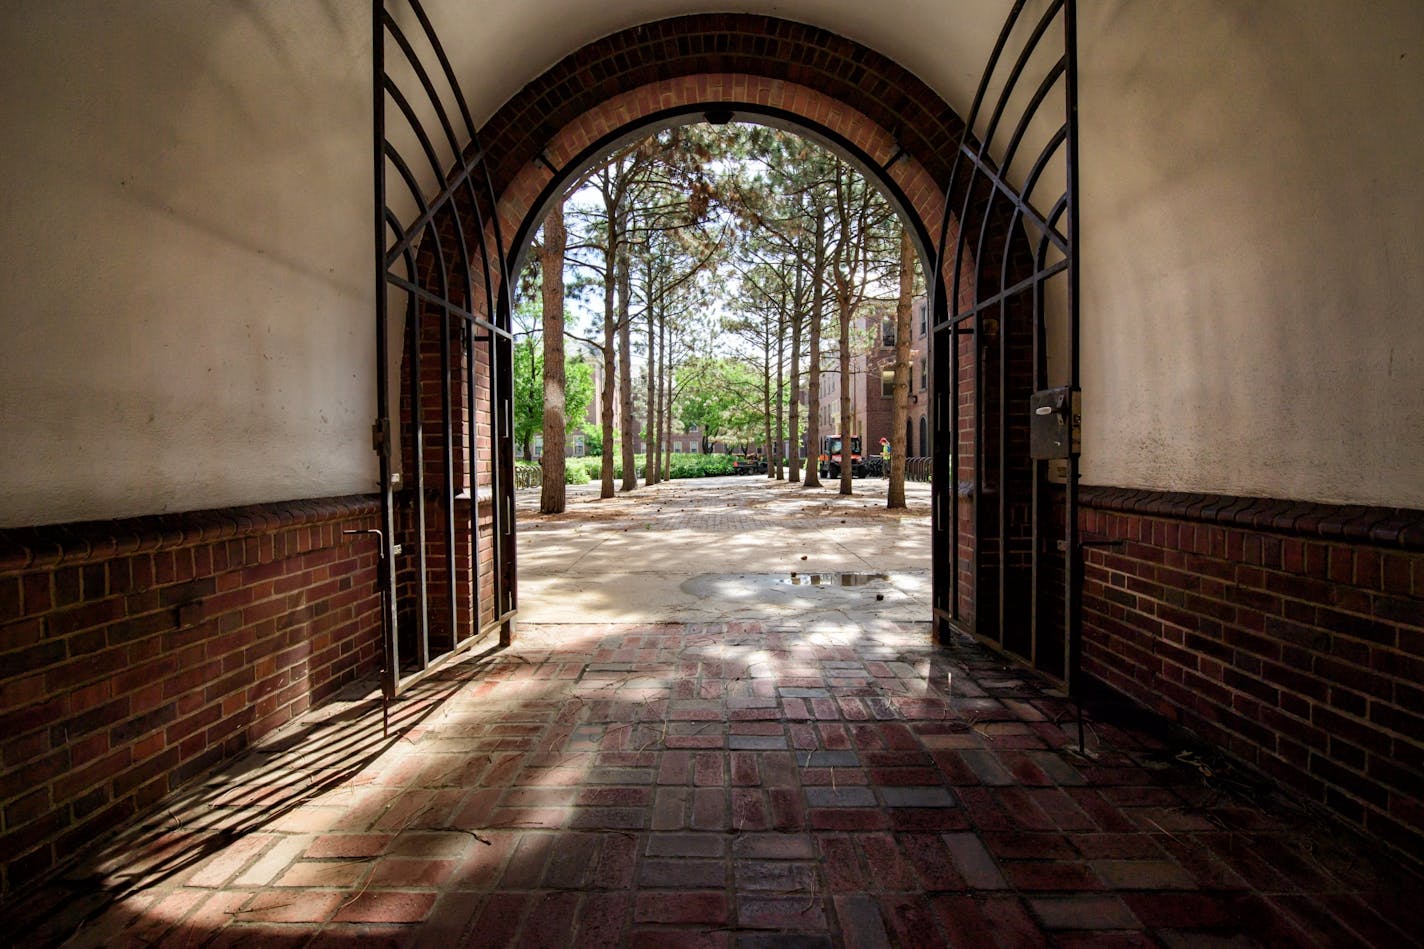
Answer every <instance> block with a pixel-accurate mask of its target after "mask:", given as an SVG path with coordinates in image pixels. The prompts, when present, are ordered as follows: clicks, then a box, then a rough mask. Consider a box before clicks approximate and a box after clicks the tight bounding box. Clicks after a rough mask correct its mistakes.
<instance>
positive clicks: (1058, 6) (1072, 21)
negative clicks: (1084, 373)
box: [932, 0, 1081, 692]
mask: <svg viewBox="0 0 1424 949" xmlns="http://www.w3.org/2000/svg"><path fill="white" fill-rule="evenodd" d="M1025 6H1026V0H1016V2H1015V4H1014V6H1013V8H1012V9H1011V10H1010V12H1009V14H1008V16H1007V18H1006V19H1005V22H1004V26H1003V28H1002V30H1001V31H1000V34H999V37H998V39H997V40H996V42H995V44H994V48H993V50H992V52H991V53H990V56H989V59H988V62H987V64H986V66H985V69H984V72H983V75H982V76H981V79H980V82H979V86H978V89H977V91H976V93H975V97H974V102H973V105H972V106H971V109H970V113H969V115H968V117H967V121H966V124H965V129H964V133H963V136H962V139H961V142H960V145H959V148H958V150H957V152H956V155H955V160H954V164H953V167H952V170H951V173H950V177H949V180H948V182H947V185H946V192H945V204H944V209H945V215H944V220H943V221H942V222H941V230H940V242H939V246H938V253H937V259H936V262H935V266H936V271H937V272H938V273H940V274H942V273H943V268H944V263H945V261H946V260H952V262H953V263H952V273H951V276H950V279H949V280H948V281H946V283H948V284H949V287H950V290H949V294H948V299H947V300H946V301H944V303H943V304H939V303H938V302H936V303H935V305H934V313H935V320H936V324H935V327H934V334H933V345H934V348H935V366H936V373H937V377H938V378H939V379H940V380H941V383H942V384H941V387H940V391H941V392H944V391H945V389H948V397H947V398H937V399H936V401H935V413H934V414H935V419H934V422H935V441H936V444H937V451H936V452H935V456H936V464H935V480H936V482H937V484H938V485H939V486H940V487H938V488H937V491H936V504H935V506H934V509H933V513H934V530H935V546H936V551H937V553H938V558H937V559H949V560H950V561H951V566H950V568H949V569H948V570H936V572H935V574H934V578H935V579H934V582H935V597H934V600H935V617H936V626H937V628H938V625H939V624H940V623H941V622H945V623H950V624H956V625H957V624H960V623H961V620H962V617H961V605H960V604H961V592H960V586H959V584H960V576H959V575H960V572H961V569H962V568H963V567H964V566H965V564H963V563H961V557H962V556H963V554H962V551H961V549H960V531H961V524H960V513H959V504H958V500H957V495H958V494H959V491H958V485H957V484H956V485H951V484H950V483H949V479H950V478H953V479H955V480H956V481H957V480H958V479H959V477H960V469H961V465H960V454H961V451H960V447H961V446H960V436H961V426H960V411H961V407H960V400H961V398H962V387H961V384H960V372H961V365H960V363H961V359H960V352H959V345H960V344H959V340H960V334H961V333H963V332H965V331H968V332H972V333H973V339H974V343H973V346H972V348H971V351H972V353H973V359H974V366H973V385H974V388H973V392H972V393H971V398H972V401H973V406H972V411H973V416H972V418H973V419H974V430H973V450H974V459H973V466H972V469H973V475H972V481H971V483H970V484H969V485H968V489H969V491H970V492H971V494H970V497H971V498H972V510H973V512H974V514H973V517H974V531H973V532H972V533H973V541H974V549H973V551H972V552H971V553H970V554H969V557H971V558H972V559H971V560H970V562H969V564H968V570H967V575H968V577H969V578H971V582H972V583H973V595H974V604H975V608H974V617H973V623H972V626H971V627H970V628H968V631H970V632H973V633H975V634H976V635H977V636H979V637H980V638H981V639H987V640H989V641H991V642H993V643H994V644H996V645H997V646H999V647H1000V648H1006V643H1007V638H1008V636H1009V635H1010V631H1009V630H1008V628H1007V626H1008V625H1009V624H1010V622H1011V621H1012V617H1011V615H1010V613H1009V611H1008V605H1009V597H1008V592H1009V589H1008V585H1009V579H1010V573H1011V568H1012V569H1021V565H1020V566H1019V567H1017V568H1015V567H1014V565H1013V564H1012V562H1011V558H1010V554H1011V552H1012V551H1011V544H1010V537H1011V533H1012V531H1013V524H1014V518H1013V511H1014V509H1015V506H1016V505H1022V504H1023V503H1024V502H1025V501H1026V503H1027V510H1028V512H1029V515H1028V516H1029V521H1030V523H1029V530H1028V534H1029V543H1030V548H1031V549H1030V556H1029V563H1028V570H1029V588H1030V589H1031V591H1032V596H1031V597H1030V602H1031V607H1030V611H1029V638H1028V643H1027V649H1026V650H1024V651H1025V652H1026V653H1027V655H1020V658H1023V659H1027V660H1028V661H1032V662H1037V661H1038V659H1039V656H1040V648H1039V647H1040V641H1041V640H1042V639H1043V636H1044V635H1045V633H1044V630H1043V629H1042V627H1041V624H1040V623H1039V616H1038V611H1039V606H1040V603H1039V600H1040V599H1041V598H1042V596H1043V595H1044V591H1043V589H1042V588H1041V586H1040V577H1041V571H1042V564H1041V562H1040V561H1041V546H1042V543H1043V535H1044V530H1043V524H1042V523H1041V522H1042V521H1043V519H1044V518H1045V517H1046V516H1047V513H1046V512H1045V510H1044V508H1045V502H1044V498H1043V496H1042V491H1041V484H1040V482H1041V481H1042V479H1043V462H1041V461H1039V460H1032V459H1030V458H1028V457H1027V452H1028V448H1027V446H1016V445H1011V443H1010V435H1011V429H1010V424H1009V420H1010V413H1011V411H1017V403H1018V402H1020V401H1022V396H1024V395H1026V394H1027V393H1023V392H1017V391H1011V387H1012V386H1013V385H1015V378H1016V377H1017V378H1018V379H1024V378H1028V379H1031V380H1032V382H1031V384H1032V386H1033V389H1034V390H1035V391H1037V390H1040V389H1042V388H1043V387H1044V386H1045V385H1046V384H1047V364H1046V358H1047V345H1046V341H1045V340H1046V333H1047V320H1046V313H1045V309H1046V303H1045V288H1046V285H1047V283H1048V281H1049V280H1051V279H1053V278H1054V277H1057V276H1059V275H1066V279H1067V282H1068V288H1067V293H1066V300H1065V306H1066V310H1067V312H1066V314H1065V316H1066V319H1067V320H1068V327H1067V330H1068V350H1069V352H1068V362H1069V371H1068V376H1069V378H1068V388H1069V391H1070V393H1076V392H1077V391H1078V388H1079V383H1080V378H1079V359H1078V344H1079V338H1078V315H1079V314H1078V310H1079V293H1078V273H1079V268H1078V239H1077V238H1078V228H1079V223H1080V222H1079V220H1078V215H1077V201H1078V174H1077V162H1078V154H1077V19H1076V5H1075V2H1074V0H1052V2H1050V3H1049V4H1048V5H1047V6H1046V8H1045V9H1044V10H1043V12H1042V13H1041V14H1040V15H1039V16H1038V17H1037V18H1036V20H1035V22H1034V23H1033V24H1032V25H1031V26H1028V27H1027V28H1026V29H1027V33H1026V35H1025V36H1024V38H1023V40H1022V41H1021V42H1019V43H1017V44H1016V46H1017V49H1018V53H1017V56H1016V57H1015V59H1014V61H1013V63H1012V65H1011V66H1010V67H1009V69H1008V72H1007V73H1006V75H1005V76H1004V77H1003V80H1002V85H1001V88H1000V89H999V91H998V94H997V97H996V101H995V103H994V105H993V110H992V112H991V113H990V116H989V120H988V122H987V124H986V125H985V129H984V132H983V135H982V138H981V137H976V135H975V131H974V130H975V127H976V123H977V122H978V120H979V117H980V110H981V109H982V108H984V107H985V104H986V95H987V93H988V89H989V86H990V84H991V83H992V82H993V81H994V78H995V76H996V75H997V73H998V70H999V67H1000V63H1001V60H1003V57H1004V52H1005V49H1006V48H1007V47H1008V46H1009V41H1010V39H1011V38H1012V37H1013V36H1014V35H1015V33H1016V31H1019V30H1020V29H1023V28H1024V27H1023V25H1022V24H1021V23H1020V20H1021V17H1022V14H1023V12H1024V8H1025ZM1060 20H1061V24H1060V25H1061V29H1060V30H1056V31H1055V30H1053V29H1052V27H1053V26H1054V24H1055V23H1056V22H1059V21H1060ZM1055 33H1056V34H1057V35H1058V36H1060V37H1061V40H1062V49H1061V52H1060V55H1058V56H1057V57H1054V58H1053V60H1052V61H1051V62H1050V63H1049V64H1047V65H1046V66H1045V67H1044V68H1043V69H1042V72H1041V75H1040V76H1039V81H1038V84H1037V86H1036V88H1035V89H1034V90H1033V92H1032V93H1031V94H1030V95H1029V97H1028V100H1027V102H1026V103H1025V104H1023V106H1022V108H1021V111H1020V114H1019V116H1018V117H1017V121H1016V122H1014V123H1013V130H1012V132H1011V134H1010V136H1009V138H1008V140H1007V143H1006V144H1005V145H1003V146H999V145H996V143H995V139H996V136H997V134H998V132H999V130H1000V128H1001V126H1002V125H1003V124H1004V119H1005V118H1006V114H1007V112H1008V109H1009V106H1010V99H1011V97H1012V96H1013V94H1014V92H1015V90H1016V88H1017V86H1018V84H1019V81H1020V79H1021V78H1022V77H1023V75H1024V74H1025V72H1026V71H1027V70H1028V68H1029V66H1030V63H1031V61H1032V60H1033V59H1034V56H1035V54H1036V53H1038V52H1040V50H1041V49H1046V48H1047V46H1046V43H1047V41H1048V40H1049V39H1050V37H1052V36H1053V35H1054V34H1055ZM1055 89H1061V90H1062V96H1063V113H1062V122H1061V124H1058V125H1056V126H1055V127H1054V128H1053V130H1052V132H1051V134H1050V135H1049V138H1048V141H1047V144H1046V145H1045V146H1044V147H1043V148H1042V150H1041V151H1040V152H1039V154H1038V155H1037V156H1036V157H1035V161H1034V162H1033V164H1032V167H1031V169H1030V170H1029V172H1028V175H1027V177H1026V179H1025V180H1024V183H1023V185H1022V186H1021V187H1018V188H1016V187H1015V186H1014V185H1013V184H1012V183H1011V182H1010V181H1009V180H1008V174H1009V171H1010V168H1011V166H1012V165H1013V164H1014V161H1015V159H1016V158H1017V153H1018V150H1019V147H1020V145H1021V144H1022V142H1023V140H1024V138H1025V136H1026V135H1027V133H1028V131H1029V129H1030V127H1031V125H1033V124H1034V123H1035V122H1041V121H1042V120H1041V118H1040V116H1041V115H1043V114H1045V113H1044V109H1043V107H1044V105H1045V103H1047V102H1048V101H1049V100H1050V99H1051V98H1053V97H1052V96H1051V93H1052V92H1053V90H1055ZM1060 156H1061V158H1062V160H1063V163H1064V165H1065V176H1064V177H1065V181H1064V187H1063V190H1062V193H1061V195H1060V196H1058V198H1057V200H1056V201H1055V202H1054V204H1053V207H1052V209H1051V210H1050V211H1049V213H1047V214H1044V213H1042V212H1041V211H1040V210H1039V209H1038V207H1036V206H1035V203H1036V202H1035V199H1034V192H1035V189H1036V188H1037V187H1038V185H1039V184H1040V182H1041V181H1042V178H1043V175H1044V172H1045V170H1046V169H1047V167H1048V166H1049V164H1050V162H1051V161H1053V160H1054V159H1055V158H1057V157H1060ZM956 210H957V212H958V213H957V216H956V217H955V221H956V223H957V234H956V238H955V247H954V254H953V257H952V258H951V257H950V256H949V248H948V246H947V244H948V234H949V225H950V217H951V214H952V212H954V211H956ZM1065 214H1066V215H1067V222H1066V224H1067V228H1066V233H1064V232H1063V231H1062V230H1060V227H1059V225H1060V223H1061V222H1062V220H1063V217H1064V215H1065ZM1005 219H1007V222H1008V224H1007V229H1006V230H1005V233H1004V241H1003V246H1002V247H1001V248H998V252H999V253H1001V255H1002V258H1001V262H1000V267H999V268H998V269H999V274H998V287H997V289H994V288H992V287H991V286H990V285H989V284H990V282H991V280H992V278H990V277H989V274H988V271H987V270H986V269H985V263H986V256H985V255H986V254H987V253H988V252H989V251H990V249H991V248H990V240H991V235H992V234H993V233H995V228H996V226H998V225H1000V224H1001V223H1002V222H1003V221H1004V220H1005ZM976 224H977V230H978V235H977V239H975V240H973V241H972V243H971V238H970V230H971V228H973V227H975V225H976ZM1025 226H1032V227H1033V228H1035V229H1036V230H1037V231H1038V235H1037V241H1036V244H1037V246H1036V247H1033V248H1031V249H1030V248H1027V246H1026V244H1025V243H1024V242H1025V241H1027V240H1028V235H1027V234H1026V233H1025V231H1024V228H1025ZM1050 245H1052V247H1053V248H1054V249H1056V250H1057V251H1059V252H1060V253H1061V254H1062V259H1061V260H1054V261H1052V262H1050V261H1049V258H1048V253H1049V247H1050ZM1017 247H1024V249H1025V252H1024V253H1020V254H1018V255H1017V256H1016V255H1015V249H1016V248H1017ZM971 248H972V256H971ZM1019 262H1022V266H1020V267H1019V269H1018V270H1017V271H1016V270H1015V269H1014V268H1015V266H1016V265H1017V264H1018V263H1019ZM1025 267H1028V268H1031V272H1029V273H1027V274H1025V273H1024V272H1023V270H1024V268H1025ZM969 268H972V269H971V270H970V272H971V273H972V275H973V277H972V279H973V280H974V284H973V297H974V299H973V300H971V301H969V302H968V303H967V304H961V302H960V291H961V286H962V281H963V278H964V273H965V270H966V269H969ZM1011 281H1012V282H1011ZM932 286H933V285H932ZM932 292H933V290H932ZM1024 293H1028V294H1030V297H1029V300H1030V301H1031V305H1030V310H1031V323H1029V324H1028V326H1029V333H1028V335H1029V338H1030V339H1031V355H1030V356H1029V358H1030V359H1031V360H1032V363H1033V365H1032V366H1031V367H1029V368H1030V370H1031V372H1028V373H1024V372H1021V371H1020V372H1016V373H1011V372H1010V369H1011V365H1010V360H1012V359H1015V358H1022V354H1021V353H1019V354H1016V353H1015V351H1014V349H1013V348H1012V347H1011V346H1010V339H1009V331H1010V321H1011V320H1018V319H1019V317H1017V316H1016V314H1015V311H1014V310H1011V308H1010V305H1011V303H1012V302H1013V301H1014V299H1015V298H1017V297H1019V295H1020V294H1024ZM990 313H993V314H994V315H995V316H997V318H998V328H997V337H998V339H997V346H996V347H995V348H994V349H993V350H990V349H988V348H987V347H988V345H989V343H988V341H987V339H986V337H987V336H988V335H989V334H988V333H987V332H986V330H987V329H989V328H990V327H986V325H985V323H984V321H985V319H986V317H987V316H988V315H989V314H990ZM1021 326H1022V323H1021V322H1020V323H1015V325H1014V329H1015V330H1016V331H1018V330H1020V327H1021ZM990 353H993V355H994V356H996V357H997V359H998V363H999V364H998V367H997V368H998V371H997V373H996V374H995V380H994V381H995V382H996V384H997V390H998V391H997V392H996V393H995V394H994V396H993V397H992V398H990V396H989V393H987V392H986V390H985V385H986V382H987V381H988V380H987V378H986V373H985V368H986V367H985V360H986V359H987V358H990ZM945 375H948V377H949V378H948V380H947V383H948V384H947V386H946V385H944V384H943V383H944V382H945V381H946V380H945ZM1021 384H1022V383H1020V385H1021ZM1070 404H1071V398H1070ZM991 407H992V408H993V409H994V410H995V411H996V413H997V418H995V419H992V420H991V419H990V414H989V413H990V408H991ZM966 408H968V407H967V406H966ZM1069 411H1070V414H1071V412H1072V409H1071V408H1070V410H1069ZM991 421H992V424H993V425H994V431H993V435H994V436H995V437H996V439H997V442H996V444H995V445H994V451H993V455H994V456H995V457H994V459H993V461H994V462H996V465H995V478H994V484H993V485H992V487H993V488H994V490H996V491H997V497H996V499H995V500H996V504H995V506H994V508H995V509H994V511H993V513H994V515H995V517H994V518H993V519H992V520H991V518H990V517H989V516H988V511H987V510H986V508H985V507H984V501H985V497H986V477H987V470H988V464H989V461H990V459H989V458H987V457H986V456H985V449H986V443H987V441H988V436H989V434H990V431H989V425H990V424H991ZM1077 449H1078V446H1077V445H1076V444H1072V445H1070V448H1069V457H1068V459H1067V466H1068V476H1067V483H1066V485H1065V487H1064V507H1063V512H1064V517H1065V522H1064V524H1063V525H1062V531H1063V535H1064V539H1065V540H1064V550H1063V557H1064V561H1063V565H1064V569H1063V583H1064V589H1063V603H1064V612H1065V615H1064V636H1063V638H1064V642H1063V643H1062V646H1061V648H1062V654H1061V655H1062V659H1061V663H1060V664H1056V665H1057V670H1058V673H1059V675H1060V676H1061V678H1062V679H1063V680H1064V682H1065V684H1067V685H1068V687H1069V690H1070V692H1072V691H1075V689H1076V683H1077V678H1078V676H1077V672H1078V661H1079V651H1080V643H1079V639H1080V616H1079V609H1080V594H1081V591H1080V590H1078V588H1077V587H1078V583H1079V579H1078V576H1079V569H1078V565H1077V563H1076V558H1077V557H1078V556H1079V551H1078V537H1077V535H1078V531H1077V523H1076V519H1077V471H1078V456H1077ZM1023 462H1026V463H1027V464H1028V468H1027V471H1028V472H1030V474H1031V477H1030V478H1029V490H1028V491H1027V492H1026V493H1027V494H1028V497H1027V498H1025V499H1020V498H1017V497H1016V493H1017V492H1019V491H1020V490H1021V488H1020V483H1019V482H1020V479H1021V478H1022V477H1023V476H1022V475H1014V476H1013V477H1011V476H1010V472H1011V471H1012V470H1014V469H1012V468H1011V467H1010V466H1011V465H1017V464H1019V463H1023ZM946 504H948V505H949V508H950V509H949V511H945V510H944V505H946ZM946 522H947V529H946ZM1019 542H1020V543H1021V540H1020V541H1019ZM991 545H997V546H996V548H995V549H994V550H993V551H992V555H991V556H987V557H986V555H985V551H986V550H987V549H988V548H989V547H990V546H991ZM988 563H994V564H995V566H996V567H997V569H996V570H995V571H994V572H995V574H996V576H995V578H994V584H993V588H992V589H990V588H989V587H987V586H986V580H985V579H984V571H983V570H981V566H986V565H987V564H988ZM990 593H992V594H993V595H994V596H995V605H994V608H993V609H992V610H989V611H986V610H985V606H986V605H987V604H986V602H985V601H986V598H987V595H989V594H990ZM991 619H992V620H993V621H994V623H993V626H992V628H991V626H990V620H991Z"/></svg>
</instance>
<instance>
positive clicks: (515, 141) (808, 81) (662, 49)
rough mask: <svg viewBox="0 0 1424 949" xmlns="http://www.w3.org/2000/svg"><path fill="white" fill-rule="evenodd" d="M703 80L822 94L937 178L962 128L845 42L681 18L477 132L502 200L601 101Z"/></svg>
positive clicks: (756, 19) (566, 76) (766, 21)
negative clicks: (725, 77)
mask: <svg viewBox="0 0 1424 949" xmlns="http://www.w3.org/2000/svg"><path fill="white" fill-rule="evenodd" d="M704 73H707V74H727V73H737V74H744V75H751V76H759V77H765V78H768V79H772V80H780V81H785V82H789V83H796V84H799V85H804V86H808V87H810V88H813V89H815V90H817V91H819V92H822V93H824V94H825V95H827V96H829V97H831V98H833V99H836V100H838V101H840V102H843V103H845V104H846V105H847V106H850V107H851V108H853V109H856V110H858V111H860V112H862V113H864V114H865V115H866V116H867V117H869V118H870V119H872V120H874V121H875V122H876V123H878V124H879V125H880V126H882V127H883V128H884V129H886V130H887V131H889V132H890V133H891V134H892V135H894V136H895V138H896V139H897V141H898V142H899V143H900V144H901V145H902V146H903V147H904V149H905V151H906V152H907V153H908V154H909V155H911V156H912V157H914V158H915V159H917V160H918V161H919V162H920V163H921V164H922V165H923V166H924V167H925V169H926V170H928V171H929V172H930V173H931V175H933V176H934V178H935V179H936V180H939V181H942V180H943V179H944V178H945V177H946V176H947V174H948V169H949V163H950V161H951V160H952V157H953V152H954V148H955V146H956V144H957V143H958V140H959V135H960V131H961V129H962V128H963V123H962V121H961V120H960V118H959V116H957V115H955V114H954V112H953V111H952V110H951V109H950V108H949V107H948V106H947V105H945V104H944V103H943V102H942V101H941V100H940V98H939V96H937V95H936V94H935V93H934V91H933V90H931V89H930V88H929V87H928V86H926V85H925V84H924V83H923V82H921V81H920V80H919V79H917V78H916V77H915V76H914V75H912V74H911V73H910V72H908V71H907V70H905V69H904V68H903V67H901V66H899V65H898V64H896V63H895V62H893V61H891V60H890V59H888V58H886V57H885V56H883V55H881V54H880V53H877V52H875V51H874V50H871V49H868V48H866V47H864V46H861V45H860V44H858V43H855V42H853V41H851V40H849V39H846V38H845V37H842V36H838V35H836V34H834V33H830V32H828V31H826V30H823V29H819V28H817V27H813V26H808V25H806V24H804V23H795V22H792V21H789V20H781V19H777V18H774V17H769V16H762V15H753V14H736V13H716V14H698V15H692V16H683V17H675V18H672V19H666V20H660V21H657V22H652V23H647V24H643V25H640V26H635V27H632V28H629V29H625V30H621V31H619V32H617V33H614V34H612V35H609V36H605V37H603V38H602V39H599V40H596V41H594V42H593V43H590V44H589V45H587V46H585V47H583V48H582V49H580V50H578V51H576V52H574V53H572V54H570V55H568V56H566V57H565V58H564V59H562V60H561V61H559V62H558V63H556V64H555V65H554V66H552V67H551V68H550V69H548V70H546V71H545V72H544V73H543V74H541V75H540V76H539V77H538V78H536V79H535V80H534V81H532V82H530V83H529V84H528V85H526V86H525V87H524V88H523V89H521V90H520V91H519V92H518V93H517V94H515V95H514V96H513V97H512V98H511V99H510V100H509V101H508V102H506V103H505V104H504V105H503V106H502V107H501V108H500V109H499V110H498V111H497V112H496V113H495V114H494V115H493V116H492V117H491V118H490V120H489V121H488V122H487V123H486V124H485V126H484V128H483V129H482V131H481V133H480V144H481V146H482V147H483V148H484V149H485V150H486V152H487V154H488V155H489V157H490V159H491V168H490V170H491V177H492V182H493V184H494V188H495V191H496V193H501V192H503V190H504V189H505V188H506V187H508V185H509V184H510V182H512V181H513V180H514V178H515V176H516V175H517V174H518V173H519V171H520V169H521V168H522V167H524V166H525V165H527V164H528V163H530V162H532V161H534V160H535V159H536V158H537V157H538V155H539V153H540V151H541V150H542V149H543V148H544V146H545V145H546V144H547V143H548V141H549V140H550V139H551V138H552V137H553V136H554V135H555V134H557V133H558V131H559V130H560V129H562V128H564V127H565V126H567V125H568V124H570V123H571V122H574V121H575V120H577V119H578V118H579V117H580V116H582V115H584V114H585V113H587V112H590V111H592V110H594V109H596V108H597V107H598V106H599V105H600V104H601V103H603V102H605V101H607V100H608V99H610V98H612V97H614V96H616V95H618V94H620V93H622V92H625V91H627V90H630V89H633V88H636V87H639V86H643V85H646V84H648V83H652V82H657V81H663V80H670V79H677V78H680V77H684V76H689V75H698V74H704Z"/></svg>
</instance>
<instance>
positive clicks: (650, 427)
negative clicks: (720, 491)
mask: <svg viewBox="0 0 1424 949" xmlns="http://www.w3.org/2000/svg"><path fill="white" fill-rule="evenodd" d="M652 269H653V268H652V263H651V262H649V264H648V272H649V278H650V279H649V280H648V283H647V286H648V403H647V416H648V419H647V424H646V425H644V426H643V431H644V433H645V434H644V436H643V482H644V483H645V484H657V483H658V466H657V465H655V464H654V463H653V460H654V459H655V458H656V457H657V456H656V455H654V454H653V444H654V443H655V442H656V441H657V428H656V427H655V426H656V425H657V416H656V414H655V411H656V410H655V405H656V402H655V396H654V394H653V390H654V389H655V388H656V387H657V380H658V374H657V345H656V343H657V339H656V337H655V335H654V332H653V330H654V327H655V326H656V322H655V318H654V316H653V303H652V295H653V294H652V286H653V282H652V280H651V276H652Z"/></svg>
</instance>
